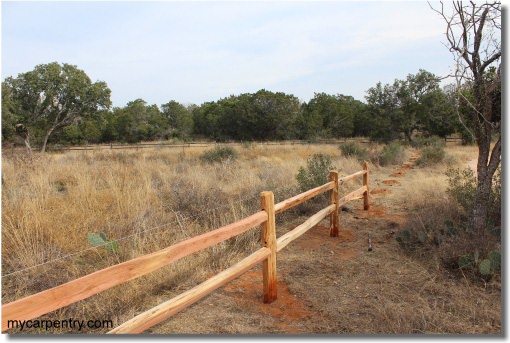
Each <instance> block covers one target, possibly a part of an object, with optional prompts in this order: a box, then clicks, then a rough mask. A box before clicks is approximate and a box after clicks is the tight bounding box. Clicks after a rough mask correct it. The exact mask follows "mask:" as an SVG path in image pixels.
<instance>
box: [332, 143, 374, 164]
mask: <svg viewBox="0 0 510 343" xmlns="http://www.w3.org/2000/svg"><path fill="white" fill-rule="evenodd" d="M339 149H340V151H342V155H344V156H345V157H355V158H357V159H358V160H359V161H366V160H367V159H368V149H366V148H362V147H361V146H360V145H359V144H358V143H355V142H349V143H343V144H341V145H340V147H339Z"/></svg>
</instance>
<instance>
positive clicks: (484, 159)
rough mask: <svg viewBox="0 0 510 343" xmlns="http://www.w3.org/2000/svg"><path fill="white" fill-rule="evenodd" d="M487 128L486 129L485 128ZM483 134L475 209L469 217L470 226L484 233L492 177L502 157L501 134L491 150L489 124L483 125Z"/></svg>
mask: <svg viewBox="0 0 510 343" xmlns="http://www.w3.org/2000/svg"><path fill="white" fill-rule="evenodd" d="M483 129H485V130H483ZM481 132H482V135H481V137H479V138H478V164H477V188H476V196H475V200H474V202H473V210H472V211H471V215H470V218H469V227H470V228H471V229H472V230H473V231H475V232H480V233H482V232H483V231H484V230H485V229H486V228H487V219H488V213H489V206H490V204H489V200H490V194H491V190H492V179H493V177H494V174H495V173H496V170H497V167H498V166H499V163H500V158H501V136H500V137H499V139H498V141H497V142H496V144H495V146H494V148H493V149H492V154H491V155H490V157H489V154H490V153H491V150H490V134H491V130H490V127H489V124H487V126H485V128H483V127H482V130H481Z"/></svg>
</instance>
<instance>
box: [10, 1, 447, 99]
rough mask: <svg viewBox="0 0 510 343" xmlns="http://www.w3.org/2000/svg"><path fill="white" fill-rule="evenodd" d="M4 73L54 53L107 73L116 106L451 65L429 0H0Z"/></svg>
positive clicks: (352, 82) (305, 86)
mask: <svg viewBox="0 0 510 343" xmlns="http://www.w3.org/2000/svg"><path fill="white" fill-rule="evenodd" d="M1 7H2V8H1V12H2V13H1V18H2V34H1V37H2V41H1V77H2V80H4V79H5V77H8V76H13V77H16V76H17V75H18V74H19V73H23V72H27V71H30V70H33V69H34V67H35V66H36V65H39V64H45V63H50V62H55V61H56V62H59V63H69V64H73V65H76V66H78V68H79V69H82V70H84V71H85V72H86V73H87V75H88V76H89V77H90V78H91V79H92V81H93V82H95V81H98V80H101V81H105V82H106V83H107V84H108V86H109V88H110V89H111V91H112V95H111V99H112V102H113V105H114V106H116V107H123V106H125V105H126V104H127V103H128V102H129V101H133V100H136V99H139V98H141V99H143V100H145V101H146V102H147V103H148V104H156V105H158V106H161V105H162V104H164V103H167V102H169V101H171V100H175V101H178V102H180V103H182V104H197V105H200V104H202V103H204V102H207V101H216V100H219V99H221V98H225V97H228V96H230V95H238V94H242V93H255V92H257V91H258V90H260V89H266V90H269V91H273V92H284V93H286V94H292V95H294V96H296V97H298V98H299V99H300V100H301V101H309V100H310V99H311V98H313V96H314V93H320V92H325V93H327V94H344V95H351V96H353V97H354V98H356V99H358V100H361V101H364V96H365V94H366V91H367V90H368V89H369V88H371V87H374V86H375V85H376V84H377V82H381V83H383V84H385V83H392V82H393V80H395V79H404V78H406V76H407V75H408V74H416V73H418V72H419V70H420V69H425V70H427V71H430V72H432V73H434V74H436V75H438V76H446V75H448V74H449V73H450V70H451V67H452V65H453V58H452V55H451V53H450V52H449V51H448V49H447V48H446V47H445V46H444V44H443V43H444V42H445V37H444V30H445V24H444V22H443V21H442V19H441V18H440V17H439V16H438V14H437V13H435V12H433V11H432V10H431V9H430V7H429V5H428V3H427V2H425V1H400V2H397V1H395V2H382V1H372V2H368V1H366V2H365V1H356V2H347V1H326V2H320V1H313V2H311V1H310V2H307V1H299V2H294V1H281V2H275V1H255V2H251V1H227V2H214V1H186V2H179V1H166V2H163V1H160V2H124V1H115V2H101V1H93V2H44V1H38V2H9V1H2V3H1Z"/></svg>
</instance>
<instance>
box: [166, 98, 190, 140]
mask: <svg viewBox="0 0 510 343" xmlns="http://www.w3.org/2000/svg"><path fill="white" fill-rule="evenodd" d="M161 110H162V113H163V116H164V117H165V118H166V120H167V121H168V124H169V126H170V128H171V130H172V133H173V135H175V136H178V137H182V138H186V137H189V136H191V133H192V132H193V117H192V115H191V111H189V110H188V109H187V108H186V107H184V106H183V105H181V104H180V103H178V102H177V101H174V100H172V101H170V102H168V103H166V104H163V105H161Z"/></svg>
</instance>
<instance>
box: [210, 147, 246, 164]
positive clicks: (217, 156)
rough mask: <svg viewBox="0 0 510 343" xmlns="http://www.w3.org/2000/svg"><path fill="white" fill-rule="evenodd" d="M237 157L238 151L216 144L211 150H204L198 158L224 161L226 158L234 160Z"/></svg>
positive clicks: (214, 161)
mask: <svg viewBox="0 0 510 343" xmlns="http://www.w3.org/2000/svg"><path fill="white" fill-rule="evenodd" d="M238 157H239V153H238V152H237V151H236V150H235V149H234V148H232V147H229V146H217V147H214V148H213V149H211V150H208V151H206V152H204V153H203V154H202V155H201V156H200V159H201V160H202V161H204V162H207V163H211V164H212V163H216V162H224V161H227V160H235V159H237V158H238Z"/></svg>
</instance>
